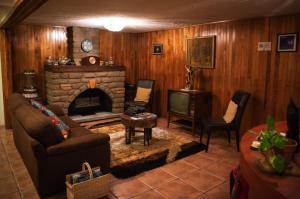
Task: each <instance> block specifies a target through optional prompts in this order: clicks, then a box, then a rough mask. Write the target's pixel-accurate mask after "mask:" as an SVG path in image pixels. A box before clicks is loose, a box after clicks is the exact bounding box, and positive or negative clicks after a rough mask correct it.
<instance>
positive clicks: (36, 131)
mask: <svg viewBox="0 0 300 199" xmlns="http://www.w3.org/2000/svg"><path fill="white" fill-rule="evenodd" d="M15 117H16V119H17V120H18V121H19V122H20V124H21V125H22V126H23V128H24V129H25V131H26V132H27V134H28V135H29V136H31V137H32V138H34V139H36V140H38V141H39V142H40V143H41V144H42V145H44V146H46V147H47V146H51V145H55V144H58V143H60V142H62V141H63V140H64V138H63V136H62V134H61V133H60V132H59V131H58V129H57V128H56V127H55V126H54V125H53V124H52V122H51V121H50V120H49V119H48V118H47V117H46V116H45V115H44V114H42V113H41V112H39V111H38V110H37V109H35V108H33V107H31V106H19V107H17V109H16V110H15Z"/></svg>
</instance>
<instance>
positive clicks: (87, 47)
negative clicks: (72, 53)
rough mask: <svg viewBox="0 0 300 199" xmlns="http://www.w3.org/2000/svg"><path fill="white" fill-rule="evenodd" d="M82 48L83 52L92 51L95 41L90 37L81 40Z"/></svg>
mask: <svg viewBox="0 0 300 199" xmlns="http://www.w3.org/2000/svg"><path fill="white" fill-rule="evenodd" d="M81 49H82V51H83V52H86V53H88V52H91V51H92V50H93V43H92V41H91V40H89V39H84V40H82V41H81Z"/></svg>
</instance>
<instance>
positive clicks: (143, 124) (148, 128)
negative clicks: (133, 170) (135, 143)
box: [121, 113, 157, 146]
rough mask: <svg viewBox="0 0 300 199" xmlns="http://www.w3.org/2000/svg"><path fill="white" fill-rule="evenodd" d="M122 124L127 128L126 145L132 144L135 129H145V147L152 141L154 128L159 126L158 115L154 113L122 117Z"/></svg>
mask: <svg viewBox="0 0 300 199" xmlns="http://www.w3.org/2000/svg"><path fill="white" fill-rule="evenodd" d="M121 121H122V124H123V125H124V126H125V128H126V130H125V143H126V144H130V143H131V136H134V134H135V128H144V145H146V142H147V144H148V146H149V141H150V139H152V128H153V127H155V126H156V124H157V115H155V114H153V113H139V114H137V115H134V116H129V115H125V114H122V115H121Z"/></svg>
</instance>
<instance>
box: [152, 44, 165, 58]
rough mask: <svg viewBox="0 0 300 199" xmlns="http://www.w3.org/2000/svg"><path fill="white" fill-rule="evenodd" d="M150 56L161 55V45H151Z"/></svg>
mask: <svg viewBox="0 0 300 199" xmlns="http://www.w3.org/2000/svg"><path fill="white" fill-rule="evenodd" d="M152 54H153V55H161V54H163V45H162V44H152Z"/></svg>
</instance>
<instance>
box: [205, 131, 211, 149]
mask: <svg viewBox="0 0 300 199" xmlns="http://www.w3.org/2000/svg"><path fill="white" fill-rule="evenodd" d="M210 136H211V130H210V129H209V130H208V131H207V141H206V145H207V147H206V153H207V152H208V146H209V140H210Z"/></svg>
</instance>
